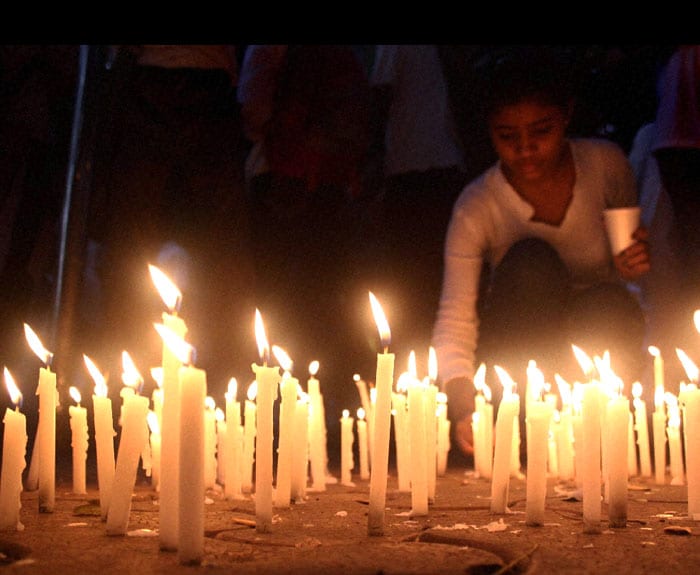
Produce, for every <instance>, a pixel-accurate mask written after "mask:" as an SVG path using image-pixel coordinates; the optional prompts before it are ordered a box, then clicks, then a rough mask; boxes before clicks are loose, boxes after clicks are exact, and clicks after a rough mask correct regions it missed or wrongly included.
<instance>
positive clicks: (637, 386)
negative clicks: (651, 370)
mask: <svg viewBox="0 0 700 575" xmlns="http://www.w3.org/2000/svg"><path fill="white" fill-rule="evenodd" d="M643 391H644V388H643V387H642V384H641V383H640V382H639V381H635V382H634V383H633V384H632V398H633V399H632V404H633V405H634V406H635V407H637V406H638V405H639V404H640V402H641V401H642V392H643Z"/></svg>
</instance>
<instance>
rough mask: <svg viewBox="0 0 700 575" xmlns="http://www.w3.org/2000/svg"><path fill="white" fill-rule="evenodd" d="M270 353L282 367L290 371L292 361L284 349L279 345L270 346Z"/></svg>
mask: <svg viewBox="0 0 700 575" xmlns="http://www.w3.org/2000/svg"><path fill="white" fill-rule="evenodd" d="M272 354H273V355H274V356H275V357H276V358H277V361H278V362H279V364H280V366H281V367H282V369H283V370H284V371H288V372H290V373H291V371H292V366H293V365H294V362H293V361H292V359H291V358H290V357H289V354H288V353H287V352H286V351H284V350H283V349H282V348H281V347H280V346H279V345H273V346H272Z"/></svg>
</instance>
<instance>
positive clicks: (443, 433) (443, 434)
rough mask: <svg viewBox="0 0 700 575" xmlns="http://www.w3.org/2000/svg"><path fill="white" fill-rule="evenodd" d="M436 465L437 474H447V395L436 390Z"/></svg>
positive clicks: (441, 475)
mask: <svg viewBox="0 0 700 575" xmlns="http://www.w3.org/2000/svg"><path fill="white" fill-rule="evenodd" d="M437 399H438V414H437V418H438V466H437V474H438V476H440V477H444V476H445V475H446V474H447V462H448V456H449V453H450V447H451V445H450V420H449V419H447V395H446V394H445V393H444V392H438V397H437Z"/></svg>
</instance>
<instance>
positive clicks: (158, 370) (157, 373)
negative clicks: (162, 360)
mask: <svg viewBox="0 0 700 575" xmlns="http://www.w3.org/2000/svg"><path fill="white" fill-rule="evenodd" d="M151 377H152V378H153V381H155V382H156V385H157V386H158V388H161V387H163V368H162V367H160V366H159V367H152V368H151Z"/></svg>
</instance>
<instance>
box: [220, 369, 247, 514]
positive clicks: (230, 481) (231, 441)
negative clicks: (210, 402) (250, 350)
mask: <svg viewBox="0 0 700 575" xmlns="http://www.w3.org/2000/svg"><path fill="white" fill-rule="evenodd" d="M237 394H238V381H237V380H236V378H235V377H232V378H231V379H230V380H229V383H228V390H227V392H226V394H225V396H226V445H225V448H224V449H225V450H226V460H225V461H226V472H225V473H224V480H225V482H224V496H225V497H226V499H229V500H231V499H242V497H243V489H242V479H243V474H242V472H243V465H242V456H243V450H242V441H241V440H242V438H241V404H240V402H239V401H237V400H236V396H237Z"/></svg>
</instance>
